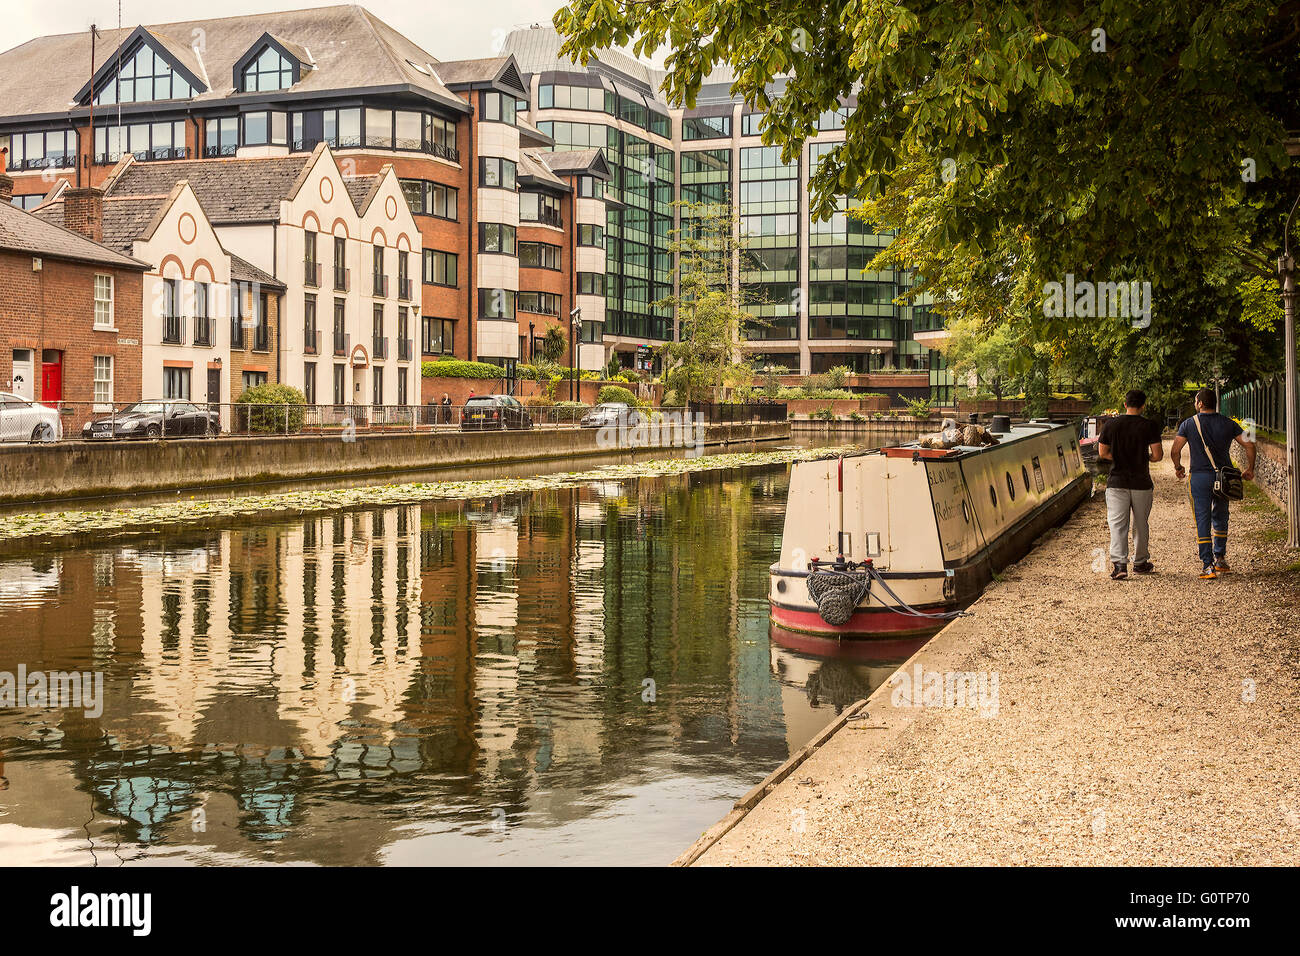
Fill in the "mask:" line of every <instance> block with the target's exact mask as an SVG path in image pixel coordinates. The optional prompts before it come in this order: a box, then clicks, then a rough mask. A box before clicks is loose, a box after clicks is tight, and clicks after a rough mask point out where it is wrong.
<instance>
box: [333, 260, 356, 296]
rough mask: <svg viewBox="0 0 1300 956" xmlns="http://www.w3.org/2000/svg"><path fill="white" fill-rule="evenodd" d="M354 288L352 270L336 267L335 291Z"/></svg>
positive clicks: (346, 290)
mask: <svg viewBox="0 0 1300 956" xmlns="http://www.w3.org/2000/svg"><path fill="white" fill-rule="evenodd" d="M351 289H352V270H351V269H344V268H342V267H341V266H335V267H334V291H335V292H349V291H351Z"/></svg>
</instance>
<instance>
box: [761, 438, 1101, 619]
mask: <svg viewBox="0 0 1300 956" xmlns="http://www.w3.org/2000/svg"><path fill="white" fill-rule="evenodd" d="M1001 427H1002V431H1000V432H998V433H995V434H994V435H993V439H996V441H997V443H996V444H992V445H978V446H977V445H957V446H955V447H951V448H935V447H926V446H927V443H926V442H921V441H915V442H909V443H905V444H901V445H895V446H890V447H886V448H881V449H877V450H874V451H870V452H862V453H859V454H852V455H844V456H842V457H838V458H828V459H820V460H816V461H807V462H799V463H797V464H795V465H794V466H793V470H792V471H791V475H790V491H789V497H788V499H787V504H786V514H785V529H784V533H783V536H782V540H781V556H780V559H779V560H778V561H777V563H776V564H773V565H772V567H771V581H770V590H769V600H770V604H771V618H772V623H773V624H775V625H777V626H778V627H780V628H784V629H785V630H787V631H792V632H796V633H804V634H815V635H824V636H829V637H837V638H838V637H852V638H857V637H876V638H880V637H887V638H897V637H903V636H907V635H915V634H923V633H927V632H933V631H935V630H936V629H937V628H939V627H941V626H942V625H943V624H944V623H945V622H946V621H947V620H949V619H951V618H952V617H955V616H957V615H959V614H961V613H962V610H963V609H964V608H965V607H966V606H967V605H969V604H970V603H971V602H972V601H973V600H974V599H975V598H976V597H978V596H979V594H980V592H981V591H982V590H983V589H984V587H985V586H986V585H987V584H988V582H989V581H990V580H991V579H992V577H993V574H994V573H995V572H997V571H998V570H1000V569H1001V568H1003V567H1005V566H1006V565H1008V564H1010V563H1012V562H1014V561H1017V560H1019V559H1020V558H1021V557H1022V556H1023V555H1024V554H1025V553H1026V552H1028V550H1029V549H1030V547H1031V546H1032V545H1033V542H1034V541H1035V539H1037V538H1038V537H1039V535H1041V534H1042V533H1043V532H1044V531H1046V530H1047V529H1048V528H1050V527H1052V526H1053V525H1056V524H1059V523H1060V522H1062V521H1064V520H1065V519H1066V518H1067V517H1069V515H1070V514H1072V513H1073V511H1074V509H1075V508H1076V507H1077V506H1078V505H1079V503H1080V502H1081V501H1082V500H1083V499H1084V498H1085V497H1087V496H1088V495H1089V494H1090V493H1091V490H1092V475H1091V473H1090V472H1089V471H1088V469H1087V468H1086V467H1085V466H1084V462H1083V458H1082V455H1081V453H1080V450H1079V439H1078V436H1077V432H1076V428H1075V426H1074V425H1069V424H1062V425H1058V424H1053V423H1050V422H1043V421H1033V422H1027V423H1023V424H1016V425H1010V424H1009V423H1008V424H1005V425H1002V426H1001ZM993 439H990V440H993Z"/></svg>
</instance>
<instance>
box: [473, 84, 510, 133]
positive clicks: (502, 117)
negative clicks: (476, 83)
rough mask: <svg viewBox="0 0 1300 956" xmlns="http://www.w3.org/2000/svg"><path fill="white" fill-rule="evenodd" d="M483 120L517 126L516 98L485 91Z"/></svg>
mask: <svg viewBox="0 0 1300 956" xmlns="http://www.w3.org/2000/svg"><path fill="white" fill-rule="evenodd" d="M481 102H482V114H481V115H482V118H483V119H484V120H485V121H487V122H493V123H509V124H510V125H511V126H514V125H515V98H514V97H513V96H506V95H505V94H503V93H497V92H494V91H492V90H487V91H484V93H483V99H482V101H481Z"/></svg>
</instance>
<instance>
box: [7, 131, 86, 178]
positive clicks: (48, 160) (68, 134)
mask: <svg viewBox="0 0 1300 956" xmlns="http://www.w3.org/2000/svg"><path fill="white" fill-rule="evenodd" d="M5 147H7V148H8V150H9V157H8V166H9V169H12V170H23V169H42V168H45V167H47V166H51V167H55V168H61V167H67V166H72V165H73V164H74V163H75V162H76V159H77V135H76V133H74V132H72V131H71V130H62V129H61V130H52V131H49V132H45V133H14V134H13V135H12V136H11V135H8V134H5V135H4V136H0V148H5Z"/></svg>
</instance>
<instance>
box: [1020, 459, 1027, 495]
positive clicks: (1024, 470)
mask: <svg viewBox="0 0 1300 956" xmlns="http://www.w3.org/2000/svg"><path fill="white" fill-rule="evenodd" d="M1020 477H1021V478H1022V479H1024V482H1025V494H1029V469H1028V468H1026V467H1025V466H1024V465H1021V466H1020Z"/></svg>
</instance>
